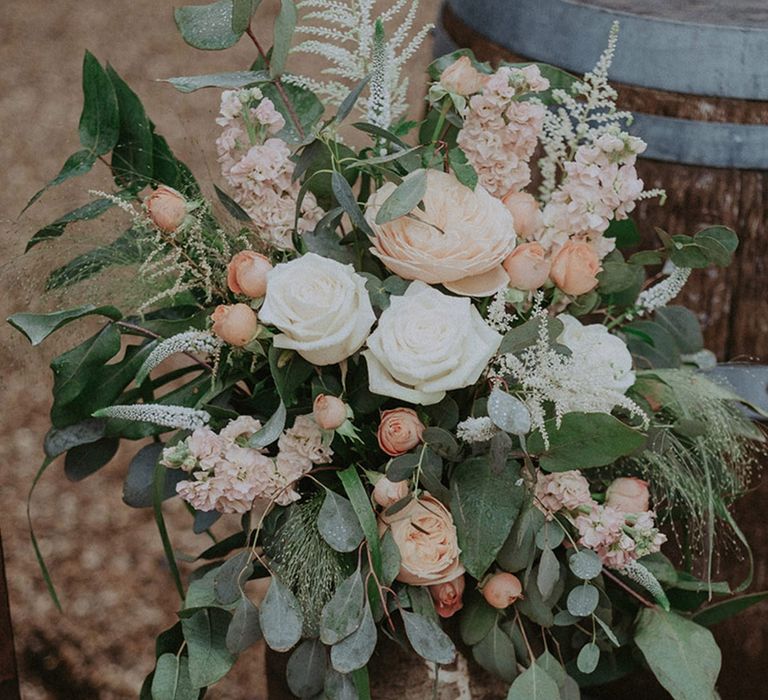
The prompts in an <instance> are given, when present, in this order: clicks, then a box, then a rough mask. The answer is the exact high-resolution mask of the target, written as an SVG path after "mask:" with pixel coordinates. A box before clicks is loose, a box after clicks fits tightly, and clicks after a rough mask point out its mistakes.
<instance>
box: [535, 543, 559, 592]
mask: <svg viewBox="0 0 768 700" xmlns="http://www.w3.org/2000/svg"><path fill="white" fill-rule="evenodd" d="M559 579H560V562H559V561H558V560H557V557H556V556H555V553H554V552H553V551H552V550H551V549H545V550H544V551H543V552H542V553H541V559H540V560H539V570H538V572H537V574H536V585H537V586H538V587H539V591H540V592H541V595H542V597H543V598H549V596H550V595H552V591H554V590H555V584H556V583H557V582H558V580H559Z"/></svg>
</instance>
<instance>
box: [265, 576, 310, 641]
mask: <svg viewBox="0 0 768 700" xmlns="http://www.w3.org/2000/svg"><path fill="white" fill-rule="evenodd" d="M300 610H301V608H300V607H299V603H298V601H297V600H296V597H295V596H294V595H293V593H291V591H290V590H289V589H288V588H287V587H286V586H285V584H283V583H282V582H281V581H280V579H278V578H277V577H276V576H272V581H271V582H270V584H269V589H268V590H267V595H266V596H264V600H263V601H262V603H261V609H260V610H259V623H260V625H261V630H262V633H263V634H264V639H266V641H267V645H268V646H269V648H270V649H274V650H275V651H288V649H290V648H291V647H292V646H293V645H294V644H296V642H298V641H299V639H301V632H302V626H303V623H302V617H301V612H300Z"/></svg>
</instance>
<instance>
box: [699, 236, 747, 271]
mask: <svg viewBox="0 0 768 700" xmlns="http://www.w3.org/2000/svg"><path fill="white" fill-rule="evenodd" d="M693 240H694V241H695V242H696V243H697V244H698V245H699V246H701V247H702V248H704V250H705V251H706V254H707V257H708V259H709V261H710V262H711V263H712V264H714V265H717V266H718V267H727V266H728V265H730V264H731V262H732V261H733V254H734V253H735V252H736V248H738V246H739V238H738V236H737V235H736V233H735V232H734V231H732V230H731V229H729V228H727V227H725V226H711V227H709V228H705V229H704V230H702V231H699V232H698V233H697V234H696V235H695V236H694V237H693Z"/></svg>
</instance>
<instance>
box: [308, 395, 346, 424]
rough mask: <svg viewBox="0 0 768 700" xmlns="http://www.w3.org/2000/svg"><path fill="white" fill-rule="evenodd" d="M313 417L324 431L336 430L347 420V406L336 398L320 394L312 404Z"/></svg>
mask: <svg viewBox="0 0 768 700" xmlns="http://www.w3.org/2000/svg"><path fill="white" fill-rule="evenodd" d="M312 415H313V416H314V419H315V423H317V424H318V425H319V426H320V427H321V428H322V429H323V430H336V428H339V427H341V426H342V425H343V423H344V422H345V421H346V420H347V404H345V403H344V402H343V401H342V400H341V399H340V398H338V397H336V396H328V395H327V394H318V395H317V398H316V399H315V402H314V404H312Z"/></svg>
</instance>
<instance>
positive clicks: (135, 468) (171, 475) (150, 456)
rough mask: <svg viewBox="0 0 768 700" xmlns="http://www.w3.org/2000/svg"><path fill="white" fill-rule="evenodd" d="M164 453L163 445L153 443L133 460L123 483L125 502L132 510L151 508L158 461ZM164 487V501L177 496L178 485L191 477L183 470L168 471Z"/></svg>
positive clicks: (140, 451)
mask: <svg viewBox="0 0 768 700" xmlns="http://www.w3.org/2000/svg"><path fill="white" fill-rule="evenodd" d="M162 451H163V444H162V443H160V442H153V443H152V444H151V445H145V446H144V447H142V448H141V449H140V450H139V451H138V452H137V453H136V456H135V457H134V458H133V459H132V460H131V462H130V464H129V465H128V473H127V474H126V475H125V482H124V483H123V502H124V503H125V504H126V505H128V506H131V508H150V507H151V506H152V493H153V488H154V486H153V484H154V475H155V466H156V465H157V460H158V459H160V455H161V453H162ZM164 474H165V483H164V485H163V494H162V500H167V499H169V498H172V497H173V496H175V495H176V484H177V483H179V481H183V480H184V479H187V478H188V477H189V475H188V474H187V473H186V472H184V471H182V470H181V469H166V470H165V472H164Z"/></svg>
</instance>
